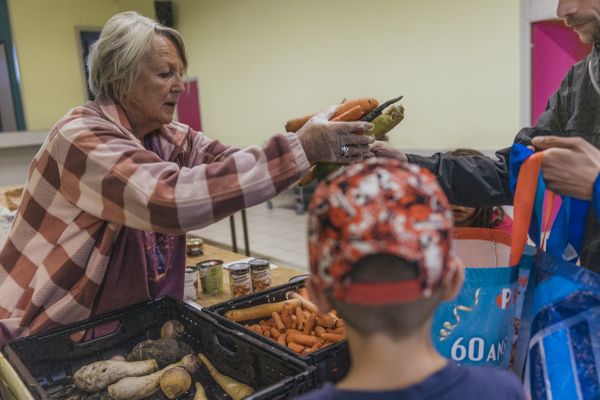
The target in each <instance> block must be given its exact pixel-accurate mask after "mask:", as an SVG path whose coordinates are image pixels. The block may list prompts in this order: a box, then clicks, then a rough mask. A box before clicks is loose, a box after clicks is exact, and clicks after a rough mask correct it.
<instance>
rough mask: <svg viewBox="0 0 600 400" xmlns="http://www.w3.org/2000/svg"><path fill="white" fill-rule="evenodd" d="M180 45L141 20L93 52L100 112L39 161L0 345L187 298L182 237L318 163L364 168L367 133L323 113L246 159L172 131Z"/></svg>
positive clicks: (81, 120) (8, 249)
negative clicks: (152, 302) (165, 298)
mask: <svg viewBox="0 0 600 400" xmlns="http://www.w3.org/2000/svg"><path fill="white" fill-rule="evenodd" d="M186 67H187V58H186V53H185V48H184V44H183V40H182V38H181V37H180V35H179V33H178V32H177V31H175V30H173V29H170V28H167V27H164V26H161V25H159V24H158V23H156V22H154V21H153V20H151V19H148V18H145V17H142V16H141V15H139V14H137V13H135V12H125V13H122V14H118V15H116V16H114V17H113V18H111V19H110V20H109V21H108V22H107V23H106V25H105V26H104V28H103V29H102V33H101V35H100V39H99V40H98V41H97V42H96V43H95V44H94V46H93V47H92V49H91V52H90V56H89V60H88V69H89V86H90V88H91V89H92V91H93V92H94V94H95V96H96V100H95V101H92V102H88V103H87V104H85V105H84V106H81V107H76V108H74V109H72V110H70V111H69V112H68V113H67V114H66V115H65V116H64V117H63V118H62V119H61V120H60V121H59V122H58V123H57V124H56V125H55V126H54V127H53V128H52V130H51V131H50V134H49V135H48V138H47V140H46V142H45V143H44V145H43V146H42V148H41V150H40V151H39V153H38V154H37V155H36V157H35V159H34V160H33V162H32V164H31V168H30V172H29V179H28V181H27V184H26V187H25V192H24V195H23V198H22V202H21V206H20V208H19V210H18V214H17V217H16V219H15V223H14V225H13V227H12V230H11V232H10V234H9V237H8V239H7V241H6V243H5V246H4V248H3V249H2V251H1V252H0V344H2V343H5V342H7V341H9V340H12V339H14V338H16V337H19V336H24V335H29V334H33V333H36V332H39V331H42V330H46V329H49V328H52V327H56V326H60V325H63V324H67V323H71V322H75V321H79V320H83V319H85V318H88V317H90V316H92V315H97V314H100V313H104V312H108V311H111V310H114V309H118V308H121V307H124V306H127V305H129V304H133V303H138V302H141V301H146V300H149V299H153V298H157V297H159V296H162V295H171V296H175V297H178V298H181V297H182V295H183V275H184V268H185V232H186V231H189V230H191V229H197V228H201V227H203V226H206V225H209V224H211V223H213V222H215V221H217V220H219V219H222V218H224V217H226V216H228V215H230V214H232V213H234V212H236V211H238V210H240V209H243V208H245V207H249V206H252V205H255V204H257V203H260V202H262V201H265V200H268V199H270V198H272V197H274V196H275V195H277V194H278V193H279V192H281V191H282V190H285V189H286V188H289V187H290V185H292V184H293V183H295V182H296V181H297V180H298V179H299V178H301V177H302V176H303V175H304V174H305V173H306V172H307V171H308V169H309V166H310V165H311V164H312V163H315V162H317V161H322V162H353V161H359V160H362V158H363V157H365V156H369V155H370V153H369V148H368V144H369V143H371V141H372V139H370V138H369V137H368V136H360V135H356V134H361V133H363V132H364V131H366V130H368V129H371V127H372V126H371V124H368V123H364V122H348V123H345V122H344V123H341V122H338V123H331V122H328V121H327V117H328V115H327V113H322V114H319V115H318V116H316V117H314V118H313V119H311V120H310V121H309V123H307V124H306V125H305V126H304V127H303V128H302V129H301V130H300V131H298V132H297V133H296V134H293V133H287V134H279V135H275V136H273V137H271V138H270V139H269V140H268V141H267V142H266V144H265V145H264V146H263V147H259V146H250V147H247V148H245V149H238V148H234V147H231V146H227V145H224V144H222V143H219V142H218V141H216V140H212V139H209V138H208V137H206V136H205V135H204V134H202V133H201V132H196V131H194V130H192V129H191V128H190V127H188V126H186V125H184V124H181V123H177V122H173V112H174V111H175V106H176V105H177V100H178V98H179V95H180V94H181V93H182V92H183V90H184V85H183V80H182V75H183V74H184V73H185V70H186Z"/></svg>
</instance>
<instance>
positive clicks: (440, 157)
mask: <svg viewBox="0 0 600 400" xmlns="http://www.w3.org/2000/svg"><path fill="white" fill-rule="evenodd" d="M557 14H558V16H559V17H560V18H562V19H563V20H564V22H565V24H566V25H567V26H569V27H572V28H573V29H574V30H575V32H577V34H578V35H579V38H580V39H581V40H582V41H583V42H587V43H594V47H593V50H592V52H591V54H590V55H588V56H587V57H586V58H585V59H584V60H582V61H580V62H578V63H577V64H575V65H574V66H573V67H571V69H570V70H569V72H568V73H567V75H566V77H565V78H564V79H563V81H562V83H561V85H560V88H559V89H558V90H557V91H556V93H554V94H553V95H552V96H551V97H550V99H549V101H548V106H547V108H546V111H545V112H544V113H543V114H542V115H541V116H540V118H539V120H538V123H537V125H536V126H534V127H533V128H524V129H522V130H521V131H520V132H519V133H518V134H517V136H516V137H515V141H514V143H521V144H525V145H532V139H533V138H535V137H539V136H561V137H580V138H583V139H584V140H585V141H587V142H588V143H591V144H592V145H593V146H594V147H595V148H596V149H598V148H600V0H559V2H558V8H557ZM537 140H539V139H536V141H534V142H533V145H536V143H538V144H540V143H539V142H537ZM552 140H554V139H552ZM554 143H555V144H556V142H554ZM566 143H567V145H565V143H564V142H561V143H560V146H559V147H562V149H561V150H563V151H562V152H559V154H558V155H557V154H556V152H554V154H553V155H552V154H550V155H552V157H550V156H549V157H544V158H545V160H544V162H543V165H542V170H543V173H544V176H545V178H546V180H547V182H548V183H549V187H550V188H551V189H554V190H557V191H558V192H559V193H561V194H562V193H564V194H571V195H572V194H573V193H575V194H576V197H580V198H586V195H584V194H581V193H588V195H589V196H591V193H592V189H591V187H587V186H585V189H583V190H582V191H574V190H571V189H570V188H571V186H577V185H580V186H581V185H582V183H583V184H585V182H589V178H588V179H587V180H582V179H581V178H582V177H581V174H582V173H583V171H582V169H581V168H578V167H577V166H576V165H565V164H563V162H564V159H565V158H564V157H560V155H561V154H562V155H563V156H564V155H565V152H566V153H568V154H567V155H569V157H567V158H568V159H570V160H575V159H578V158H577V157H576V156H577V154H580V155H581V154H583V155H584V156H586V157H588V158H585V157H584V158H581V159H579V160H580V163H582V164H583V165H588V166H589V164H590V163H592V164H593V165H594V167H593V168H596V174H595V176H597V171H598V170H600V162H597V163H594V162H593V161H592V160H593V159H594V158H596V159H597V158H598V156H597V154H596V153H594V152H590V151H587V152H585V151H583V144H584V142H583V141H582V140H578V139H575V141H571V142H569V141H567V142H566ZM542 146H543V141H542V143H541V144H540V148H548V147H553V145H552V142H551V144H550V145H548V144H547V143H546V145H545V146H544V147H542ZM565 147H570V148H565ZM509 152H510V147H508V148H505V149H502V150H499V151H498V152H496V156H497V160H493V159H491V158H488V157H485V156H469V157H453V156H451V155H447V154H443V153H436V154H434V155H432V156H429V157H423V156H419V155H415V154H405V153H402V152H400V151H398V150H395V149H390V148H389V147H383V146H380V145H378V146H376V147H375V148H374V149H373V153H375V155H376V156H384V157H385V156H387V157H390V156H391V157H396V158H400V159H404V160H408V161H409V162H411V163H415V164H418V165H421V166H423V167H426V168H427V169H429V170H430V171H432V172H433V173H434V174H435V175H436V176H437V178H438V181H439V183H440V185H441V186H442V188H443V189H444V191H445V192H446V195H447V196H448V200H449V201H450V203H452V204H456V205H462V206H468V207H482V206H491V205H504V204H512V201H513V196H512V192H511V190H510V188H509V170H508V165H509V160H508V158H509ZM569 152H571V153H569ZM557 171H561V173H562V174H563V175H565V173H566V178H565V177H564V176H563V177H562V178H561V179H560V182H561V183H560V184H559V185H558V186H556V185H555V183H554V182H553V180H552V179H551V178H552V177H553V176H556V173H557ZM568 173H570V174H571V178H570V179H569V176H568ZM585 174H586V176H588V177H589V175H590V172H589V168H588V169H586V171H585ZM591 174H593V171H592V172H591ZM594 179H595V178H594ZM594 179H593V180H594ZM593 180H592V183H593ZM585 185H587V184H585ZM587 198H588V199H590V198H591V197H587ZM593 213H594V210H593V208H590V215H589V216H588V218H587V223H586V227H585V240H584V244H583V248H582V250H581V254H580V256H581V264H582V265H584V266H586V267H588V268H590V269H592V270H594V271H596V272H600V224H599V222H598V220H597V219H596V217H595V216H594V214H593Z"/></svg>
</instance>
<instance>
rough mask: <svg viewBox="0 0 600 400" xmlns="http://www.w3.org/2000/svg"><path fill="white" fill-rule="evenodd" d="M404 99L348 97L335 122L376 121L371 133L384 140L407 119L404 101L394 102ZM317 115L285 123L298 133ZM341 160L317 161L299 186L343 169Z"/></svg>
mask: <svg viewBox="0 0 600 400" xmlns="http://www.w3.org/2000/svg"><path fill="white" fill-rule="evenodd" d="M400 100H402V96H399V97H396V98H394V99H391V100H388V101H386V102H385V103H383V104H381V105H380V104H379V102H378V101H377V99H375V98H372V97H361V98H358V99H353V100H347V101H346V100H344V101H343V102H342V103H341V104H339V105H338V106H337V107H336V109H335V111H334V113H333V115H332V116H331V117H330V120H331V121H332V122H343V121H359V120H360V121H366V122H371V123H372V124H373V130H372V131H370V132H367V134H368V135H371V136H373V137H374V138H375V139H377V140H380V139H383V138H384V137H385V135H386V134H387V133H388V132H389V131H391V130H392V129H394V127H395V126H396V125H398V124H399V123H400V121H402V120H403V119H404V107H403V106H402V105H400V104H394V103H397V102H398V101H400ZM314 115H315V114H309V115H305V116H303V117H300V118H295V119H291V120H289V121H288V122H287V123H286V124H285V129H286V131H287V132H296V131H298V130H299V129H300V128H302V126H304V124H306V123H307V122H308V120H310V118H311V117H313V116H314ZM340 166H341V164H338V163H316V164H315V165H313V166H312V167H311V169H310V171H309V172H308V173H307V174H306V175H305V176H304V177H303V178H302V179H301V180H300V182H298V185H299V186H304V185H308V184H309V183H312V182H313V181H315V180H322V179H324V178H325V177H326V176H327V175H329V174H330V173H332V172H334V171H335V170H337V169H338V168H340Z"/></svg>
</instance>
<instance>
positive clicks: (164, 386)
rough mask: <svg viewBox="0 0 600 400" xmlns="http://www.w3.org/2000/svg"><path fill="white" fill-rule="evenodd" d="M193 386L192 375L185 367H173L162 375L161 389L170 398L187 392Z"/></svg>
mask: <svg viewBox="0 0 600 400" xmlns="http://www.w3.org/2000/svg"><path fill="white" fill-rule="evenodd" d="M190 387H192V377H191V376H190V374H189V373H188V372H187V371H186V369H185V368H183V367H177V368H171V369H168V370H166V371H165V372H164V373H163V374H162V375H161V376H160V390H162V392H163V393H164V394H165V396H167V397H168V398H169V399H175V398H177V396H181V395H182V394H184V393H187V391H188V390H190Z"/></svg>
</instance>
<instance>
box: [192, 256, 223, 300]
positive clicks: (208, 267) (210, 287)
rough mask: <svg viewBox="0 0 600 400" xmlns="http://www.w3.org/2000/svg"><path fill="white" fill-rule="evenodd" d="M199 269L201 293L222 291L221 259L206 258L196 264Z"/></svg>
mask: <svg viewBox="0 0 600 400" xmlns="http://www.w3.org/2000/svg"><path fill="white" fill-rule="evenodd" d="M196 266H197V267H198V269H199V271H200V284H201V286H202V293H206V294H218V293H221V292H222V291H223V261H222V260H206V261H202V262H199V263H198V264H196Z"/></svg>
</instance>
